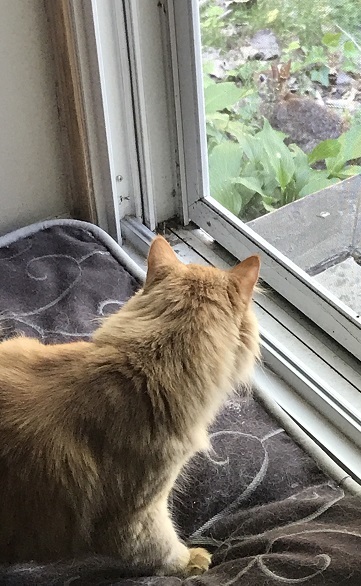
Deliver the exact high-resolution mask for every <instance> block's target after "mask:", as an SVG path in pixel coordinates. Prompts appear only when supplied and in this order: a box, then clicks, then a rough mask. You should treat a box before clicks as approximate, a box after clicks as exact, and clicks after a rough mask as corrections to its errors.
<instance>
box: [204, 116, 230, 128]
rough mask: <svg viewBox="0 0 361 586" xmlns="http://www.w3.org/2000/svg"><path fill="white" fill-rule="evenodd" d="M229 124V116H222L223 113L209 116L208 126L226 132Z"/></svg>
mask: <svg viewBox="0 0 361 586" xmlns="http://www.w3.org/2000/svg"><path fill="white" fill-rule="evenodd" d="M228 122H229V116H228V114H222V112H215V113H214V114H208V116H207V124H212V125H213V126H214V128H216V129H217V130H221V131H223V132H224V131H225V130H226V128H227V126H228Z"/></svg>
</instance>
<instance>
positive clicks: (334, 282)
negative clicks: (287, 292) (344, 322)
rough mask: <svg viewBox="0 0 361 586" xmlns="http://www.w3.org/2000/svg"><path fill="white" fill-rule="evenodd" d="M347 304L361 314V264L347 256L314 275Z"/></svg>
mask: <svg viewBox="0 0 361 586" xmlns="http://www.w3.org/2000/svg"><path fill="white" fill-rule="evenodd" d="M313 278H314V279H315V280H316V281H318V283H320V284H321V285H323V286H324V287H325V288H326V289H327V290H328V291H331V292H332V293H333V294H334V295H336V297H337V298H338V299H340V301H343V303H345V305H347V306H348V307H350V308H351V309H353V310H354V311H356V313H357V314H358V315H359V314H361V294H360V291H361V266H360V265H359V264H357V262H355V260H354V259H353V258H351V257H350V258H347V259H346V260H344V261H342V262H340V263H339V264H337V265H335V266H334V267H330V268H329V269H326V270H325V271H323V272H322V273H320V274H319V275H316V276H315V277H313Z"/></svg>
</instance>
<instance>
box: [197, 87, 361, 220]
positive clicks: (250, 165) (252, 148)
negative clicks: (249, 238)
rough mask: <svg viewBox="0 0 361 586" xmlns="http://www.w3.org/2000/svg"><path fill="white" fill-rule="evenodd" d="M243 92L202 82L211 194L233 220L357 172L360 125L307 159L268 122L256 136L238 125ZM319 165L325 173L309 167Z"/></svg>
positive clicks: (251, 129) (270, 208)
mask: <svg viewBox="0 0 361 586" xmlns="http://www.w3.org/2000/svg"><path fill="white" fill-rule="evenodd" d="M247 91H248V90H245V89H243V88H239V87H237V86H236V85H235V84H234V83H231V82H224V83H222V82H221V83H215V82H214V81H213V80H211V79H210V78H206V81H205V90H204V93H205V111H206V128H207V138H208V153H209V158H208V163H209V178H210V194H211V195H212V197H214V198H215V199H216V200H217V201H219V202H220V203H221V204H222V205H224V206H225V207H226V208H227V209H228V210H229V211H231V212H232V213H233V214H235V215H236V216H238V217H241V218H242V219H244V220H246V221H248V220H251V219H253V218H256V217H258V216H260V215H263V214H265V213H267V212H270V211H273V210H275V209H277V208H279V207H281V206H283V205H286V204H288V203H290V202H293V201H295V200H297V199H299V198H301V197H304V196H306V195H309V194H310V193H314V192H315V191H318V190H320V189H324V188H325V187H329V186H330V185H333V184H334V183H337V182H338V181H340V180H341V179H345V178H348V177H351V176H353V175H355V174H358V173H360V172H361V167H360V166H358V165H356V164H352V162H354V161H355V160H357V159H359V158H361V125H354V126H353V127H352V128H351V129H350V130H349V131H348V132H346V133H344V134H343V135H341V136H340V137H339V138H338V139H333V140H325V141H323V142H321V143H320V144H318V145H317V146H316V147H315V149H314V150H313V151H312V152H311V153H310V154H309V155H307V154H306V153H304V152H303V151H302V150H301V149H300V148H299V147H297V146H296V145H290V146H287V145H286V144H285V142H284V139H285V138H286V137H285V135H284V134H282V133H280V132H278V131H276V130H274V129H273V128H272V127H271V126H270V124H269V122H268V121H267V120H265V119H264V121H263V127H262V128H261V129H260V130H259V129H255V128H254V127H253V126H251V125H248V124H246V123H244V122H242V121H241V120H240V119H239V116H237V110H236V109H235V106H236V105H237V103H238V102H239V101H240V100H242V99H244V98H245V97H246V96H247ZM319 162H323V164H324V167H325V168H324V169H315V168H313V167H312V165H314V164H315V163H319Z"/></svg>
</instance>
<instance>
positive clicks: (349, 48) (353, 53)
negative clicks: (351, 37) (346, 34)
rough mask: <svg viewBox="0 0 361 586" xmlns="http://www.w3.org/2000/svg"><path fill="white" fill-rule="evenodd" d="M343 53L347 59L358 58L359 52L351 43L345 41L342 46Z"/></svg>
mask: <svg viewBox="0 0 361 586" xmlns="http://www.w3.org/2000/svg"><path fill="white" fill-rule="evenodd" d="M343 50H344V53H345V55H346V56H347V57H351V58H352V57H358V55H359V53H360V51H359V49H358V48H357V47H356V45H355V43H353V42H352V41H346V43H345V44H344V46H343Z"/></svg>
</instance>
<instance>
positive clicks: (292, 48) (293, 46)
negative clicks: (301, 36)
mask: <svg viewBox="0 0 361 586" xmlns="http://www.w3.org/2000/svg"><path fill="white" fill-rule="evenodd" d="M300 46H301V45H300V42H299V41H292V43H290V44H289V45H288V47H287V49H286V51H287V52H291V51H296V49H299V48H300Z"/></svg>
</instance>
